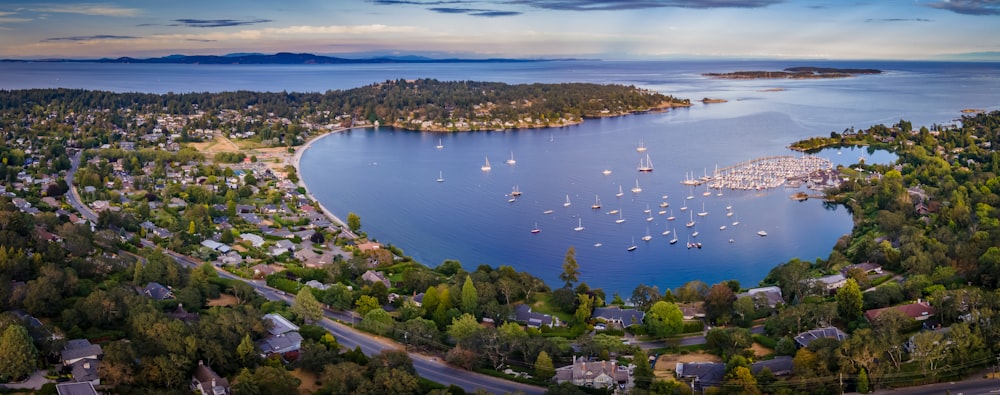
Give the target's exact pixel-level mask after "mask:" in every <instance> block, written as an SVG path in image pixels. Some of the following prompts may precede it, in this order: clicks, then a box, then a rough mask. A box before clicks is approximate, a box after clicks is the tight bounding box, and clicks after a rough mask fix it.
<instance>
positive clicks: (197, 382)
mask: <svg viewBox="0 0 1000 395" xmlns="http://www.w3.org/2000/svg"><path fill="white" fill-rule="evenodd" d="M191 390H193V391H194V392H195V393H201V394H202V395H229V394H230V393H231V390H230V388H229V380H226V379H225V378H224V377H222V376H219V374H218V373H215V371H214V370H212V368H210V367H208V366H205V363H204V362H202V361H198V366H197V367H196V368H194V374H192V375H191Z"/></svg>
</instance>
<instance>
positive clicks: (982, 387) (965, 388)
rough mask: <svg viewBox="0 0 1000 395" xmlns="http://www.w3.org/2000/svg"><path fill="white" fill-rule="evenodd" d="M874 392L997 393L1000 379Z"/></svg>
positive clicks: (902, 394)
mask: <svg viewBox="0 0 1000 395" xmlns="http://www.w3.org/2000/svg"><path fill="white" fill-rule="evenodd" d="M872 393H873V394H883V395H897V394H898V395H941V394H951V395H973V394H976V395H980V394H981V395H987V394H989V395H996V394H998V393H1000V380H997V379H972V380H963V381H954V382H949V383H938V384H930V385H922V386H919V387H908V388H899V389H891V390H878V391H875V392H872Z"/></svg>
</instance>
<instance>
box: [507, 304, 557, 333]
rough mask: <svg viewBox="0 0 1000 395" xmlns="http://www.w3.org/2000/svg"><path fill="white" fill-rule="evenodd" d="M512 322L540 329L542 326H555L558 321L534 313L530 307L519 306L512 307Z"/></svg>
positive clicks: (545, 315)
mask: <svg viewBox="0 0 1000 395" xmlns="http://www.w3.org/2000/svg"><path fill="white" fill-rule="evenodd" d="M514 321H517V322H520V323H522V324H525V325H527V326H528V327H529V328H540V327H541V326H542V325H548V326H555V325H557V324H558V321H559V319H558V318H553V317H552V316H551V315H548V314H542V313H535V312H533V311H531V306H528V305H526V304H519V305H517V306H514Z"/></svg>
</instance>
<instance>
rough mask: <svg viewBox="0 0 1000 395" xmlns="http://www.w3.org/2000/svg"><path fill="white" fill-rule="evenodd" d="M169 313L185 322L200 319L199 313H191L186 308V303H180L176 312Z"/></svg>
mask: <svg viewBox="0 0 1000 395" xmlns="http://www.w3.org/2000/svg"><path fill="white" fill-rule="evenodd" d="M167 315H169V316H171V317H173V318H175V319H178V320H181V321H184V322H194V321H198V319H199V318H200V317H199V316H198V313H189V312H188V311H187V310H186V309H184V303H178V304H177V308H176V309H174V312H172V313H169V314H167Z"/></svg>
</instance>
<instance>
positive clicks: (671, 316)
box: [643, 300, 684, 337]
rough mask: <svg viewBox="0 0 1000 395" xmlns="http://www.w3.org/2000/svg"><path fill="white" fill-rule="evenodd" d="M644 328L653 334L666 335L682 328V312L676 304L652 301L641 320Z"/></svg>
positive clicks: (677, 331)
mask: <svg viewBox="0 0 1000 395" xmlns="http://www.w3.org/2000/svg"><path fill="white" fill-rule="evenodd" d="M643 321H644V323H645V325H646V330H647V331H648V332H649V333H650V334H651V335H653V336H658V337H667V336H672V335H676V334H678V333H680V332H681V331H682V330H683V329H684V313H683V312H681V309H680V308H679V307H677V305H676V304H673V303H668V302H664V301H662V300H661V301H659V302H656V303H653V307H650V308H649V312H648V313H647V314H646V317H645V319H644V320H643Z"/></svg>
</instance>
